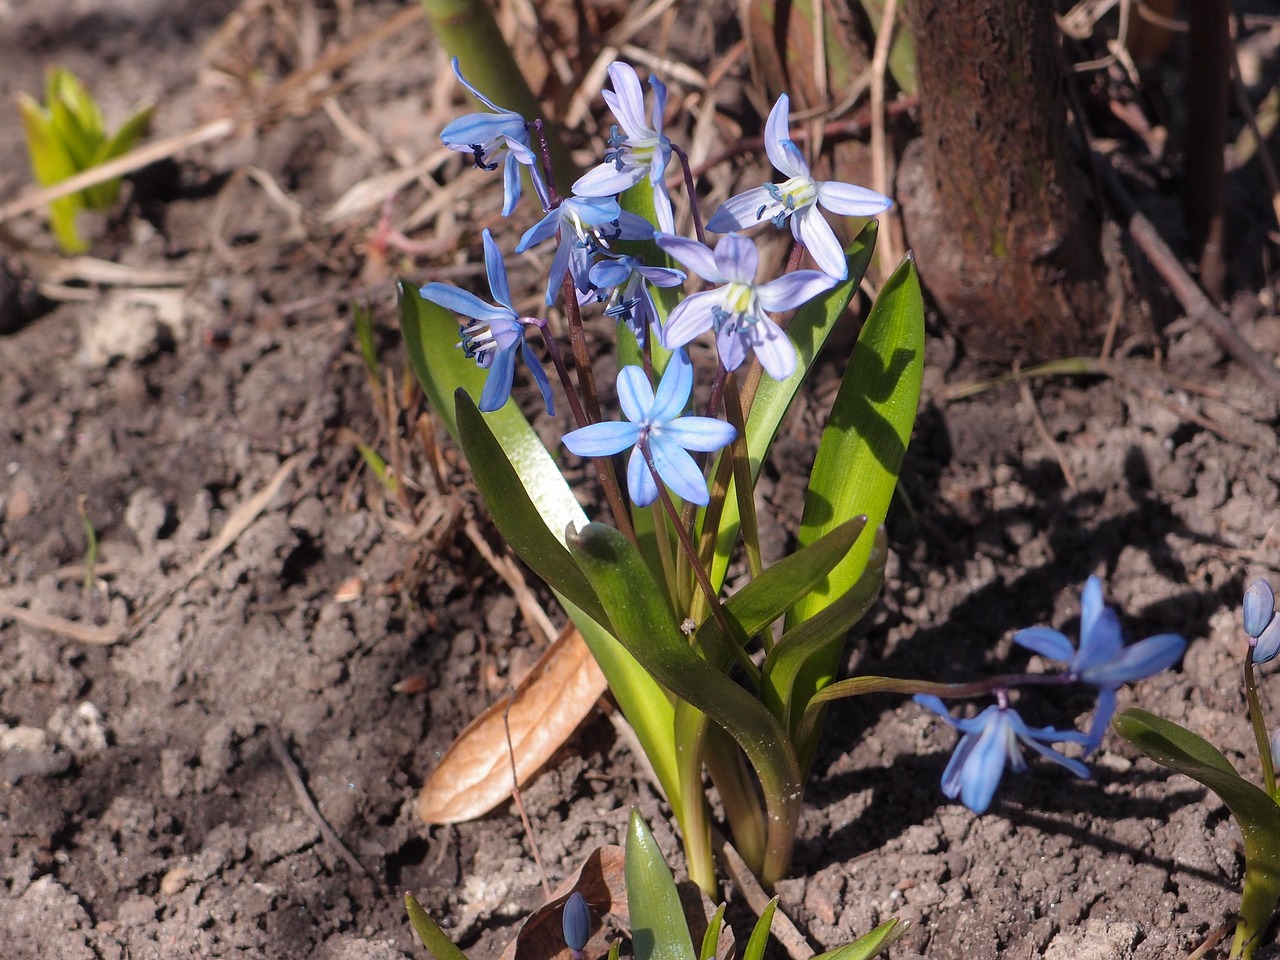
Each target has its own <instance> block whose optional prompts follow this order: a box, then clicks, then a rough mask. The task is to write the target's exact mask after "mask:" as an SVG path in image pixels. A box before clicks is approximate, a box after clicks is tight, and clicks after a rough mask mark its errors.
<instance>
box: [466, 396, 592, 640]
mask: <svg viewBox="0 0 1280 960" xmlns="http://www.w3.org/2000/svg"><path fill="white" fill-rule="evenodd" d="M456 403H457V407H456V410H455V418H456V420H457V424H458V434H459V438H460V440H461V442H462V449H463V452H464V453H466V455H467V463H469V464H470V465H471V476H472V479H473V480H474V481H475V485H476V489H477V490H479V491H480V495H481V496H482V497H484V503H485V506H486V507H487V508H488V509H489V516H491V517H492V518H493V522H494V525H495V526H496V527H497V528H498V530H499V531H500V532H501V533H502V535H503V536H504V537H505V538H506V540H507V543H508V544H509V545H510V547H511V549H512V550H514V551H515V552H516V554H517V555H518V556H519V557H520V559H521V560H523V561H524V562H525V563H526V564H528V565H529V568H530V569H531V570H533V572H534V573H536V574H537V575H538V576H540V577H541V578H542V579H543V580H545V581H546V582H547V584H548V585H549V586H551V587H552V589H554V590H556V591H557V592H558V593H561V594H563V595H564V596H565V597H567V598H568V599H569V600H571V601H572V602H573V604H574V605H575V606H577V607H578V608H579V609H581V610H583V611H584V612H585V613H586V614H587V616H589V617H591V618H592V619H593V620H597V621H599V622H601V623H608V619H607V617H606V615H605V612H604V608H603V607H601V606H600V601H599V600H598V599H596V595H595V591H594V590H592V589H591V585H590V584H589V583H588V582H587V578H586V577H584V576H583V575H582V571H581V570H579V569H578V565H577V564H576V563H574V562H573V558H572V557H570V556H569V551H568V550H566V549H565V546H564V544H563V543H562V542H561V541H560V540H559V539H557V538H556V537H555V535H554V534H552V532H551V530H550V529H549V527H548V525H547V523H546V522H544V518H543V517H542V516H541V515H540V514H539V512H538V508H537V507H536V506H535V505H534V503H533V501H532V500H530V499H529V493H528V488H527V486H526V484H525V482H524V480H523V478H521V476H520V475H519V474H518V473H516V469H515V467H514V466H512V464H511V462H510V461H509V460H508V459H507V452H506V451H505V450H504V449H503V448H502V445H501V444H499V443H498V439H497V437H495V436H494V435H493V432H492V431H491V430H490V429H489V424H488V423H487V422H486V420H485V417H484V414H482V413H481V412H480V411H479V410H478V409H477V408H476V405H475V403H474V402H473V401H472V399H471V397H469V396H468V395H467V392H466V391H465V390H463V389H462V388H459V389H458V393H457V396H456ZM522 419H523V418H522ZM539 447H540V448H541V445H539ZM545 453H546V451H545V450H543V454H544V455H545ZM556 477H557V478H558V479H560V482H561V484H563V483H564V480H563V478H561V477H560V474H559V473H558V472H557V474H556Z"/></svg>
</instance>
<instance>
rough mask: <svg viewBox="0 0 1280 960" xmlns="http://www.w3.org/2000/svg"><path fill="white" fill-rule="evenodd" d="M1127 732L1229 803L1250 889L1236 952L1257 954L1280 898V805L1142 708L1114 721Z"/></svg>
mask: <svg viewBox="0 0 1280 960" xmlns="http://www.w3.org/2000/svg"><path fill="white" fill-rule="evenodd" d="M1111 724H1112V726H1114V727H1115V728H1116V732H1118V733H1119V734H1120V735H1121V736H1122V737H1124V738H1125V739H1126V740H1128V741H1129V742H1130V743H1132V744H1133V745H1134V746H1135V747H1137V748H1138V749H1139V750H1141V751H1142V752H1143V753H1145V754H1146V755H1147V756H1148V757H1150V758H1151V759H1152V760H1154V761H1155V762H1156V763H1158V764H1161V765H1162V766H1165V767H1168V768H1169V769H1171V770H1176V771H1177V772H1178V773H1181V774H1183V775H1185V776H1188V777H1191V779H1193V780H1198V781H1199V782H1200V783H1202V784H1204V785H1205V786H1206V787H1208V788H1209V789H1210V790H1212V791H1213V792H1214V793H1216V794H1217V795H1218V796H1219V797H1220V798H1221V799H1222V802H1223V803H1225V804H1226V805H1227V808H1228V809H1229V810H1230V811H1231V815H1232V816H1233V817H1235V819H1236V825H1237V826H1239V828H1240V836H1241V837H1242V838H1243V839H1244V894H1243V897H1242V898H1241V903H1240V922H1239V923H1238V924H1237V926H1236V936H1235V943H1234V945H1233V946H1232V951H1231V956H1232V957H1237V956H1243V957H1244V958H1245V960H1248V958H1250V957H1252V956H1253V953H1254V951H1255V950H1256V949H1257V948H1258V947H1259V946H1261V942H1260V941H1261V937H1262V934H1263V933H1265V932H1266V929H1267V925H1268V924H1269V923H1270V922H1271V916H1272V914H1273V913H1274V912H1275V909H1276V904H1277V903H1280V805H1277V804H1276V802H1275V801H1274V800H1273V799H1271V797H1270V796H1268V795H1267V793H1266V791H1265V790H1262V789H1260V788H1259V787H1257V786H1255V785H1254V784H1252V783H1250V782H1249V781H1248V780H1246V779H1244V778H1243V777H1242V776H1240V774H1239V773H1237V772H1236V769H1235V767H1233V766H1232V765H1231V761H1229V760H1228V759H1227V758H1226V757H1225V756H1223V755H1222V753H1221V751H1219V750H1218V749H1217V748H1216V747H1215V746H1214V745H1213V744H1211V743H1209V742H1208V741H1207V740H1205V739H1204V738H1203V737H1201V736H1198V735H1197V734H1194V733H1192V732H1191V731H1190V730H1188V729H1186V728H1185V727H1181V726H1179V725H1178V724H1176V723H1173V722H1171V721H1169V720H1164V719H1162V718H1160V717H1157V716H1156V715H1155V714H1152V713H1148V712H1147V711H1146V710H1139V709H1137V708H1136V707H1135V708H1130V709H1128V710H1125V711H1124V712H1123V713H1120V714H1118V715H1117V716H1116V717H1115V718H1114V719H1113V720H1112V721H1111Z"/></svg>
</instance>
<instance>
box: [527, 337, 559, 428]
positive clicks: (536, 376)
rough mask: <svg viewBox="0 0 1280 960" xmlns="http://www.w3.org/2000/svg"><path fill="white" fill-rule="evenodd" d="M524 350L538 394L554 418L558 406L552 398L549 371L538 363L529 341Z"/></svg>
mask: <svg viewBox="0 0 1280 960" xmlns="http://www.w3.org/2000/svg"><path fill="white" fill-rule="evenodd" d="M523 350H524V362H525V363H527V364H528V365H529V372H530V373H532V374H533V382H534V383H536V384H537V385H538V392H539V393H541V394H542V402H543V403H544V404H546V407H547V413H548V414H550V415H551V416H553V417H554V416H555V415H556V404H555V400H554V399H553V398H552V396H551V381H550V380H548V379H547V371H546V370H544V369H542V364H541V363H540V362H539V361H538V357H537V355H536V354H534V352H533V348H532V347H531V346H530V345H529V341H528V340H525V341H524V344H523Z"/></svg>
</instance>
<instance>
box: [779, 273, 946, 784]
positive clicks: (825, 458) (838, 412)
mask: <svg viewBox="0 0 1280 960" xmlns="http://www.w3.org/2000/svg"><path fill="white" fill-rule="evenodd" d="M923 376H924V300H923V297H922V296H921V293H920V279H919V277H918V275H917V274H916V267H915V260H914V259H913V258H912V257H911V255H910V254H908V255H907V257H906V259H905V260H903V262H902V265H901V266H899V267H898V269H897V270H895V271H894V272H893V275H892V276H891V277H889V279H888V280H887V281H885V284H884V286H883V287H881V288H880V295H879V296H878V297H877V298H876V302H875V305H874V306H873V307H872V308H871V313H870V314H869V315H868V317H867V322H866V325H865V326H864V327H863V328H862V333H861V335H860V336H859V337H858V343H857V345H856V346H855V347H854V350H853V356H852V357H851V358H850V360H849V366H848V368H847V369H846V370H845V374H844V379H843V380H842V381H841V384H840V391H839V393H838V394H837V395H836V399H835V403H834V404H833V405H832V408H831V416H830V417H829V419H828V420H827V426H826V428H825V429H824V430H823V432H822V441H821V443H820V445H819V447H818V454H817V457H816V458H815V459H814V464H813V473H812V474H811V475H810V477H809V490H808V493H807V494H806V496H805V504H804V514H803V516H802V517H801V521H800V534H799V540H800V543H802V544H806V543H813V542H814V541H815V540H817V539H818V538H819V537H820V536H822V535H823V534H824V533H826V532H827V531H829V530H831V529H832V528H834V527H836V526H838V525H839V524H840V523H843V522H844V521H846V520H848V519H849V518H850V517H855V516H859V515H865V516H866V517H867V519H868V523H870V524H871V525H872V527H879V526H880V525H881V524H882V523H884V518H885V516H886V514H887V513H888V512H889V503H890V501H891V500H892V499H893V491H894V488H895V487H896V486H897V483H898V471H899V470H900V469H901V467H902V459H903V457H904V456H905V455H906V451H907V443H908V442H909V441H910V439H911V428H912V426H913V425H914V424H915V419H916V408H917V407H918V406H919V404H920V385H921V381H922V379H923ZM871 549H872V543H871V540H870V538H867V539H865V540H863V541H862V542H861V543H859V544H858V545H857V546H855V547H854V549H853V550H851V551H850V552H849V555H848V556H847V557H846V558H845V559H844V560H843V561H841V563H840V564H839V565H838V566H837V567H836V568H835V570H833V571H832V572H831V575H830V576H829V577H828V578H827V581H826V584H825V586H824V587H822V588H819V589H816V590H814V591H813V592H811V593H809V594H808V595H807V596H806V597H804V598H803V599H802V600H801V601H800V602H799V603H798V604H796V606H795V607H794V608H793V609H792V611H791V612H790V613H789V614H788V616H787V626H788V627H792V626H794V625H795V624H797V623H801V622H803V621H805V620H807V619H808V618H810V617H812V616H814V615H815V614H816V613H818V612H819V611H821V610H822V609H823V608H825V607H826V606H828V605H829V604H831V603H832V602H833V601H834V600H835V599H836V598H838V597H842V596H844V595H845V594H846V593H847V592H848V591H849V589H850V588H851V587H852V586H853V585H854V584H855V583H857V582H858V580H859V578H860V577H861V576H862V573H863V570H864V569H865V568H866V566H867V561H868V559H869V557H870V555H871ZM842 648H843V644H842V643H840V642H838V641H837V642H833V643H831V644H830V645H829V646H828V647H827V648H825V649H823V650H820V651H818V652H816V653H814V654H813V655H812V656H811V657H810V658H809V661H808V663H807V664H806V665H805V668H804V670H803V671H802V672H801V675H800V676H799V677H798V678H797V680H796V684H795V688H794V689H795V694H794V701H795V705H796V711H797V712H803V709H804V706H805V705H806V704H807V703H808V701H809V698H810V697H811V696H812V695H813V693H814V692H816V691H817V690H820V689H821V688H822V687H824V686H825V685H826V684H828V683H830V682H831V679H832V678H833V677H834V676H835V674H836V671H837V670H838V669H839V666H840V655H841V651H842ZM820 728H821V725H818V727H817V728H815V729H820ZM814 747H815V744H814V743H812V742H804V743H801V744H798V748H799V750H800V755H801V757H802V758H803V761H804V764H805V766H806V767H807V765H808V763H809V760H810V759H811V758H812V756H813V750H814Z"/></svg>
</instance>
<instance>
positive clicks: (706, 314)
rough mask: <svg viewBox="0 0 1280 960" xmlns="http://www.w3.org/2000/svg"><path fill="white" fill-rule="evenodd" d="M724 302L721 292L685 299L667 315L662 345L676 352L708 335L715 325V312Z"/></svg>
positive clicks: (715, 291)
mask: <svg viewBox="0 0 1280 960" xmlns="http://www.w3.org/2000/svg"><path fill="white" fill-rule="evenodd" d="M723 301H724V295H723V294H722V293H721V292H720V291H719V290H704V291H702V292H701V293H695V294H694V295H693V296H691V297H685V298H684V299H683V300H681V301H680V302H679V303H678V304H676V308H675V309H674V310H672V311H671V313H670V314H668V315H667V323H666V326H664V327H663V328H662V337H661V341H662V345H663V346H664V347H666V348H667V349H668V350H674V349H676V348H677V347H683V346H684V345H685V344H686V343H688V342H689V341H690V340H692V339H693V338H694V337H696V336H698V335H700V334H703V333H706V332H707V331H708V330H710V329H711V327H712V325H713V324H714V323H715V311H716V309H717V308H718V307H720V304H721V303H722V302H723Z"/></svg>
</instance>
